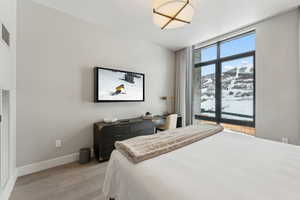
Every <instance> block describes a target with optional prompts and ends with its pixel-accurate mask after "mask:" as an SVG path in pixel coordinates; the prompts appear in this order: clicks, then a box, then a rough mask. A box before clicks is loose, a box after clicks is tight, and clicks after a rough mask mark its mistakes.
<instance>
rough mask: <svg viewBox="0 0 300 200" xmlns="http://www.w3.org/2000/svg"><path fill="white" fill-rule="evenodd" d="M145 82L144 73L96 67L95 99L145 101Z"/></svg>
mask: <svg viewBox="0 0 300 200" xmlns="http://www.w3.org/2000/svg"><path fill="white" fill-rule="evenodd" d="M144 83H145V75H144V74H141V73H135V72H128V71H121V70H115V69H107V68H102V67H96V68H95V101H96V102H126V101H127V102H134V101H136V102H138V101H144Z"/></svg>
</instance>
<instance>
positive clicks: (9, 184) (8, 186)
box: [0, 169, 18, 200]
mask: <svg viewBox="0 0 300 200" xmlns="http://www.w3.org/2000/svg"><path fill="white" fill-rule="evenodd" d="M17 175H18V172H17V169H15V170H14V173H13V174H12V175H11V177H10V179H9V180H8V182H7V184H6V185H5V187H4V190H3V192H2V194H0V199H1V200H9V197H10V195H11V193H12V191H13V189H14V186H15V183H16V181H17V178H18V176H17Z"/></svg>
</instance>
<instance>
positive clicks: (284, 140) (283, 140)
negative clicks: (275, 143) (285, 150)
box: [281, 137, 289, 144]
mask: <svg viewBox="0 0 300 200" xmlns="http://www.w3.org/2000/svg"><path fill="white" fill-rule="evenodd" d="M281 141H282V143H286V144H288V143H289V139H288V138H286V137H283V138H281Z"/></svg>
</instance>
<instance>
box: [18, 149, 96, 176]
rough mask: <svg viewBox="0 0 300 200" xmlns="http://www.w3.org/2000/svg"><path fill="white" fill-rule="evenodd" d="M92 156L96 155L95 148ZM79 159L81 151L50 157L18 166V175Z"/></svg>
mask: <svg viewBox="0 0 300 200" xmlns="http://www.w3.org/2000/svg"><path fill="white" fill-rule="evenodd" d="M91 157H92V158H93V157H94V151H93V149H92V151H91ZM78 160H79V153H72V154H69V155H66V156H61V157H58V158H53V159H50V160H45V161H41V162H37V163H32V164H29V165H25V166H22V167H18V174H17V175H18V177H20V176H25V175H28V174H32V173H35V172H39V171H43V170H46V169H50V168H53V167H57V166H60V165H65V164H68V163H72V162H75V161H78Z"/></svg>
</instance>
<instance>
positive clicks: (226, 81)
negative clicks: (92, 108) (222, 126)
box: [221, 56, 254, 121]
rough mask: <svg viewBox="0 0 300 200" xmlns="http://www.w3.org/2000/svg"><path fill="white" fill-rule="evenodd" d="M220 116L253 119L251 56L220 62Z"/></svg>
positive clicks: (252, 68) (245, 119)
mask: <svg viewBox="0 0 300 200" xmlns="http://www.w3.org/2000/svg"><path fill="white" fill-rule="evenodd" d="M221 81H222V102H221V105H222V111H221V117H222V118H225V119H235V120H242V121H253V100H254V66H253V56H250V57H245V58H240V59H236V60H231V61H227V62H223V63H222V74H221Z"/></svg>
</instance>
